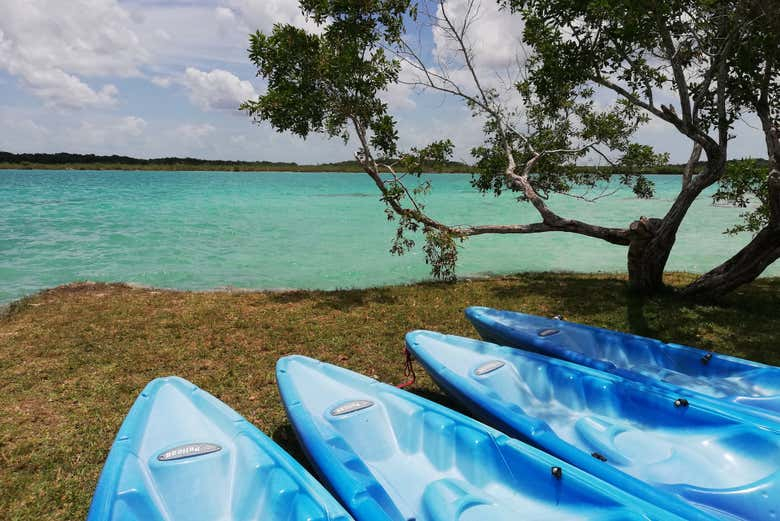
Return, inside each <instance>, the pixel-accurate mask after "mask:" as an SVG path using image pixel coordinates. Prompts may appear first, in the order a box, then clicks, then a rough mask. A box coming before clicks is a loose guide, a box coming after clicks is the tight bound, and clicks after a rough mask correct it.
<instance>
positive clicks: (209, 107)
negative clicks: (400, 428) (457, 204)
mask: <svg viewBox="0 0 780 521" xmlns="http://www.w3.org/2000/svg"><path fill="white" fill-rule="evenodd" d="M459 3H462V2H459V0H448V4H452V9H453V12H457V9H458V4H459ZM3 5H4V7H3V13H2V16H0V150H6V151H11V152H59V151H67V152H77V153H96V154H123V155H132V156H138V157H159V156H194V157H203V158H210V159H241V160H269V161H296V162H298V163H313V162H325V161H339V160H344V159H349V158H350V157H351V156H352V153H353V151H354V145H352V144H349V145H344V143H343V142H341V141H339V140H326V139H323V138H319V137H311V138H309V139H308V140H306V141H305V142H304V141H302V140H301V139H299V138H296V137H294V136H289V135H279V134H277V133H275V132H274V131H273V130H271V129H270V128H269V127H267V126H264V125H261V126H257V125H254V124H252V122H251V121H250V120H249V118H248V117H247V116H246V115H245V114H242V113H240V112H238V111H237V110H236V107H237V106H238V104H239V103H240V102H241V101H242V100H244V99H247V98H249V97H254V96H257V95H258V94H259V93H262V91H263V88H264V84H263V82H262V81H261V80H260V79H259V78H256V77H255V70H254V69H253V67H252V66H251V64H250V63H249V61H248V59H247V56H246V47H247V36H248V34H249V33H250V32H252V31H254V30H256V29H260V30H262V31H269V30H270V29H271V27H272V25H273V24H274V23H276V22H282V23H293V24H296V25H300V26H309V27H311V26H310V25H308V22H307V21H306V20H305V19H304V18H303V17H302V16H301V15H300V13H299V11H298V7H297V0H200V1H184V0H168V1H159V0H68V1H63V0H4V2H3ZM521 23H522V21H521V20H517V19H512V18H511V17H507V16H506V14H504V13H497V11H496V9H495V6H494V4H493V3H492V2H487V1H486V2H485V5H484V6H483V10H482V12H481V13H480V17H479V19H478V23H476V24H475V26H474V35H475V36H474V38H475V51H476V53H477V56H478V57H480V58H482V62H483V63H484V64H485V65H484V66H483V69H482V72H483V73H484V74H485V76H486V77H494V76H496V71H503V70H505V69H506V67H507V66H508V65H510V64H511V63H512V62H513V61H514V57H515V56H516V49H517V45H518V42H517V41H516V37H517V36H518V35H519V32H520V29H519V28H520V27H521ZM422 41H423V45H424V47H426V48H425V49H424V51H425V53H426V54H429V53H434V52H437V46H438V52H443V50H442V49H443V44H442V42H441V41H439V40H437V39H436V37H435V35H431V34H430V33H424V34H423V39H422ZM386 99H387V101H388V102H389V103H390V105H391V107H392V109H393V113H394V114H395V115H396V116H397V118H398V120H399V122H400V126H401V136H402V144H404V145H406V146H409V145H415V144H424V143H426V142H429V141H431V140H433V139H436V138H438V137H441V136H442V135H445V134H446V135H448V136H451V137H453V138H454V141H455V143H456V145H457V153H456V156H457V157H456V158H457V159H461V160H469V157H468V150H469V148H470V147H471V146H473V145H475V144H476V143H477V142H478V139H479V122H478V121H476V120H474V119H473V118H471V116H470V115H469V113H468V111H467V110H466V109H465V107H463V106H462V105H461V104H459V103H457V102H455V101H453V100H447V99H443V98H442V96H441V95H438V94H426V93H422V94H421V93H417V92H415V91H414V90H412V89H411V88H408V87H394V88H393V89H392V90H391V91H390V92H388V93H387V95H386ZM737 136H738V137H737V139H736V141H735V143H734V145H733V147H732V151H733V152H732V155H736V156H743V155H744V156H748V155H762V143H761V139H760V137H758V135H757V133H756V132H755V131H754V130H752V129H751V128H750V127H749V126H747V125H741V126H740V128H739V129H738V131H737ZM641 137H642V138H643V139H644V140H646V141H647V142H650V143H652V144H653V145H655V146H656V147H657V148H658V149H659V150H661V151H667V152H670V153H671V154H672V159H673V160H676V161H684V160H685V159H686V157H687V153H688V149H687V144H686V143H685V142H684V141H682V140H680V139H679V137H678V136H677V135H675V133H674V132H673V131H671V130H670V129H667V128H665V127H664V126H663V125H661V124H653V125H650V126H649V127H648V128H647V129H645V130H644V131H642V135H641Z"/></svg>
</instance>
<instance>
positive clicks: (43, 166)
mask: <svg viewBox="0 0 780 521" xmlns="http://www.w3.org/2000/svg"><path fill="white" fill-rule="evenodd" d="M756 162H757V164H759V165H765V164H766V160H765V159H764V160H762V159H757V160H756ZM684 167H685V165H677V164H669V165H666V166H660V167H657V168H653V169H651V170H647V171H645V172H644V173H645V174H648V175H681V174H682V171H683V168H684ZM596 169H597V167H594V166H580V167H578V170H579V171H580V172H582V173H589V172H593V171H595V170H596ZM0 170H155V171H159V170H169V171H227V172H348V173H352V172H354V173H358V172H359V173H364V171H363V169H362V167H361V165H360V163H358V162H357V161H354V160H353V161H337V162H333V163H320V164H310V165H301V164H298V163H294V162H274V161H222V160H212V159H197V158H191V157H163V158H154V159H139V158H134V157H128V156H117V155H112V156H99V155H94V154H69V153H57V154H13V153H11V152H2V151H0ZM429 170H430V171H433V172H447V173H467V174H472V173H476V170H475V167H474V166H472V165H468V164H466V163H462V162H458V161H450V162H448V163H446V164H444V165H440V166H437V167H436V168H430V169H429ZM601 170H605V168H601ZM607 170H609V168H607ZM399 171H403V170H399ZM615 173H616V174H617V173H619V172H615Z"/></svg>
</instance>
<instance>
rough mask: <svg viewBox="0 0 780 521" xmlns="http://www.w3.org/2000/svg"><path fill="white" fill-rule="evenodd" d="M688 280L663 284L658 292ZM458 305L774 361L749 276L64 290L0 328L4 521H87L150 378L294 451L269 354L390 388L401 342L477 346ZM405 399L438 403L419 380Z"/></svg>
mask: <svg viewBox="0 0 780 521" xmlns="http://www.w3.org/2000/svg"><path fill="white" fill-rule="evenodd" d="M690 278H691V277H690V276H688V275H683V274H672V275H670V276H669V282H670V283H671V284H673V285H680V284H683V283H684V282H686V281H688V280H690ZM468 305H487V306H493V307H500V308H510V309H516V310H522V311H525V312H529V313H536V314H540V315H553V314H556V313H562V314H564V315H565V316H566V318H567V319H569V320H574V321H579V322H585V323H588V324H593V325H598V326H603V327H609V328H613V329H618V330H621V331H629V332H633V333H638V334H642V335H648V336H653V337H658V338H661V339H664V340H667V341H676V342H680V343H685V344H691V345H696V346H700V347H703V348H707V349H713V350H716V351H719V352H724V353H729V354H734V355H737V356H743V357H747V358H750V359H753V360H758V361H761V362H767V363H772V364H780V342H778V336H779V333H778V330H777V310H778V309H780V279H763V280H760V281H758V282H756V283H754V284H752V285H750V286H748V287H746V288H744V289H742V290H740V291H739V292H737V293H736V294H734V295H732V296H730V297H729V298H727V299H725V300H724V301H722V302H720V303H717V304H697V303H691V302H686V301H682V300H679V299H677V298H676V297H674V296H673V295H664V296H659V297H656V298H652V299H648V300H643V299H639V298H636V297H633V296H631V295H630V294H629V293H628V292H627V290H626V283H625V280H624V278H622V277H621V276H617V275H569V274H529V275H518V276H516V277H503V278H498V279H490V280H474V281H461V282H458V283H455V284H418V285H411V286H398V287H386V288H376V289H367V290H350V291H335V292H319V291H301V292H292V293H260V292H258V293H189V292H169V291H157V290H150V289H139V288H130V287H127V286H124V285H106V284H77V285H70V286H64V287H61V288H56V289H53V290H50V291H46V292H43V293H41V294H39V295H36V296H33V297H30V298H28V299H25V300H23V301H21V302H18V303H16V304H14V305H13V306H11V308H10V309H9V310H8V311H7V313H6V314H5V316H3V317H2V318H0V391H2V392H0V490H2V494H0V519H4V520H5V519H8V520H21V519H29V520H33V519H34V520H43V519H51V520H55V519H56V520H63V519H83V518H84V516H85V514H86V511H87V508H88V507H89V502H90V499H91V496H92V491H93V489H94V486H95V483H96V480H97V477H98V474H99V472H100V469H101V467H102V464H103V461H104V460H105V457H106V455H107V453H108V449H109V446H110V444H111V441H112V439H113V437H114V435H115V433H116V431H117V429H118V428H119V425H120V423H121V422H122V419H123V417H124V415H125V414H126V412H127V410H128V408H129V407H130V406H131V404H132V403H133V400H134V399H135V397H136V396H137V394H138V393H139V392H140V390H141V389H142V388H143V386H144V385H145V384H146V383H147V382H148V381H149V380H151V379H152V378H155V377H157V376H163V375H170V374H176V375H179V376H182V377H184V378H187V379H189V380H191V381H192V382H194V383H195V384H197V385H199V386H201V387H203V388H204V389H206V390H208V391H209V392H211V393H212V394H214V395H216V396H217V397H218V398H220V399H222V400H223V401H225V402H226V403H228V404H229V405H230V406H231V407H233V408H234V409H236V410H237V411H239V412H240V413H241V414H243V415H244V416H245V417H246V418H247V419H248V420H249V421H251V422H253V423H254V424H255V425H257V426H258V427H259V428H260V429H262V430H263V431H265V432H266V433H268V434H269V435H271V436H272V437H273V438H274V439H275V440H277V442H279V443H280V444H282V445H283V446H284V447H286V448H288V449H289V450H291V451H292V452H293V453H294V454H296V455H299V454H300V453H299V449H298V447H297V445H296V442H295V440H294V437H293V435H292V433H291V430H290V427H289V425H288V424H287V422H286V419H285V415H284V411H283V409H282V407H281V405H280V403H279V396H278V393H277V390H276V386H275V382H274V364H275V362H276V360H277V359H278V358H279V357H281V356H284V355H286V354H290V353H301V354H305V355H309V356H314V357H317V358H320V359H323V360H326V361H329V362H334V363H337V364H340V365H343V366H346V367H348V368H350V369H354V370H357V371H360V372H362V373H365V374H368V375H371V376H374V377H376V378H378V379H380V380H382V381H385V382H390V383H398V382H400V381H403V379H404V376H403V360H402V349H403V335H404V333H405V332H406V331H408V330H411V329H415V328H427V329H434V330H439V331H443V332H449V333H454V334H461V335H471V336H473V335H474V332H473V330H472V328H471V326H470V325H469V323H468V322H467V321H466V319H465V318H464V316H463V312H462V311H463V308H465V307H466V306H468ZM421 372H422V371H421V370H419V367H418V373H421ZM414 389H415V392H420V393H423V394H425V395H427V396H429V397H432V398H434V399H436V400H439V401H444V402H445V403H447V402H446V399H445V398H444V397H443V396H442V395H441V394H440V393H439V392H438V391H437V390H436V388H435V387H434V386H433V384H432V383H431V381H430V380H429V379H428V378H427V377H426V376H424V375H419V378H418V383H417V385H416V386H415V387H414Z"/></svg>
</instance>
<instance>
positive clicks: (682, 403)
mask: <svg viewBox="0 0 780 521" xmlns="http://www.w3.org/2000/svg"><path fill="white" fill-rule="evenodd" d="M674 406H675V407H688V400H686V399H685V398H677V399H676V400H675V401H674Z"/></svg>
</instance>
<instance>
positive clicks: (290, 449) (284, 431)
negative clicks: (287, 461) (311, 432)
mask: <svg viewBox="0 0 780 521" xmlns="http://www.w3.org/2000/svg"><path fill="white" fill-rule="evenodd" d="M271 439H272V440H274V441H275V442H276V443H277V444H278V445H279V446H280V447H281V448H283V449H284V450H286V451H287V453H288V454H290V456H292V457H293V458H295V459H296V460H297V461H298V463H300V464H301V465H303V467H304V468H305V469H306V470H308V471H309V472H311V473H314V468H313V467H312V465H311V463H310V462H309V459H308V458H307V457H306V453H304V452H303V447H301V444H300V442H299V441H298V437H297V436H296V435H295V429H293V427H292V425H290V424H289V423H283V424H281V425H279V426H278V427H277V428H276V429H275V430H274V432H273V433H271Z"/></svg>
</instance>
